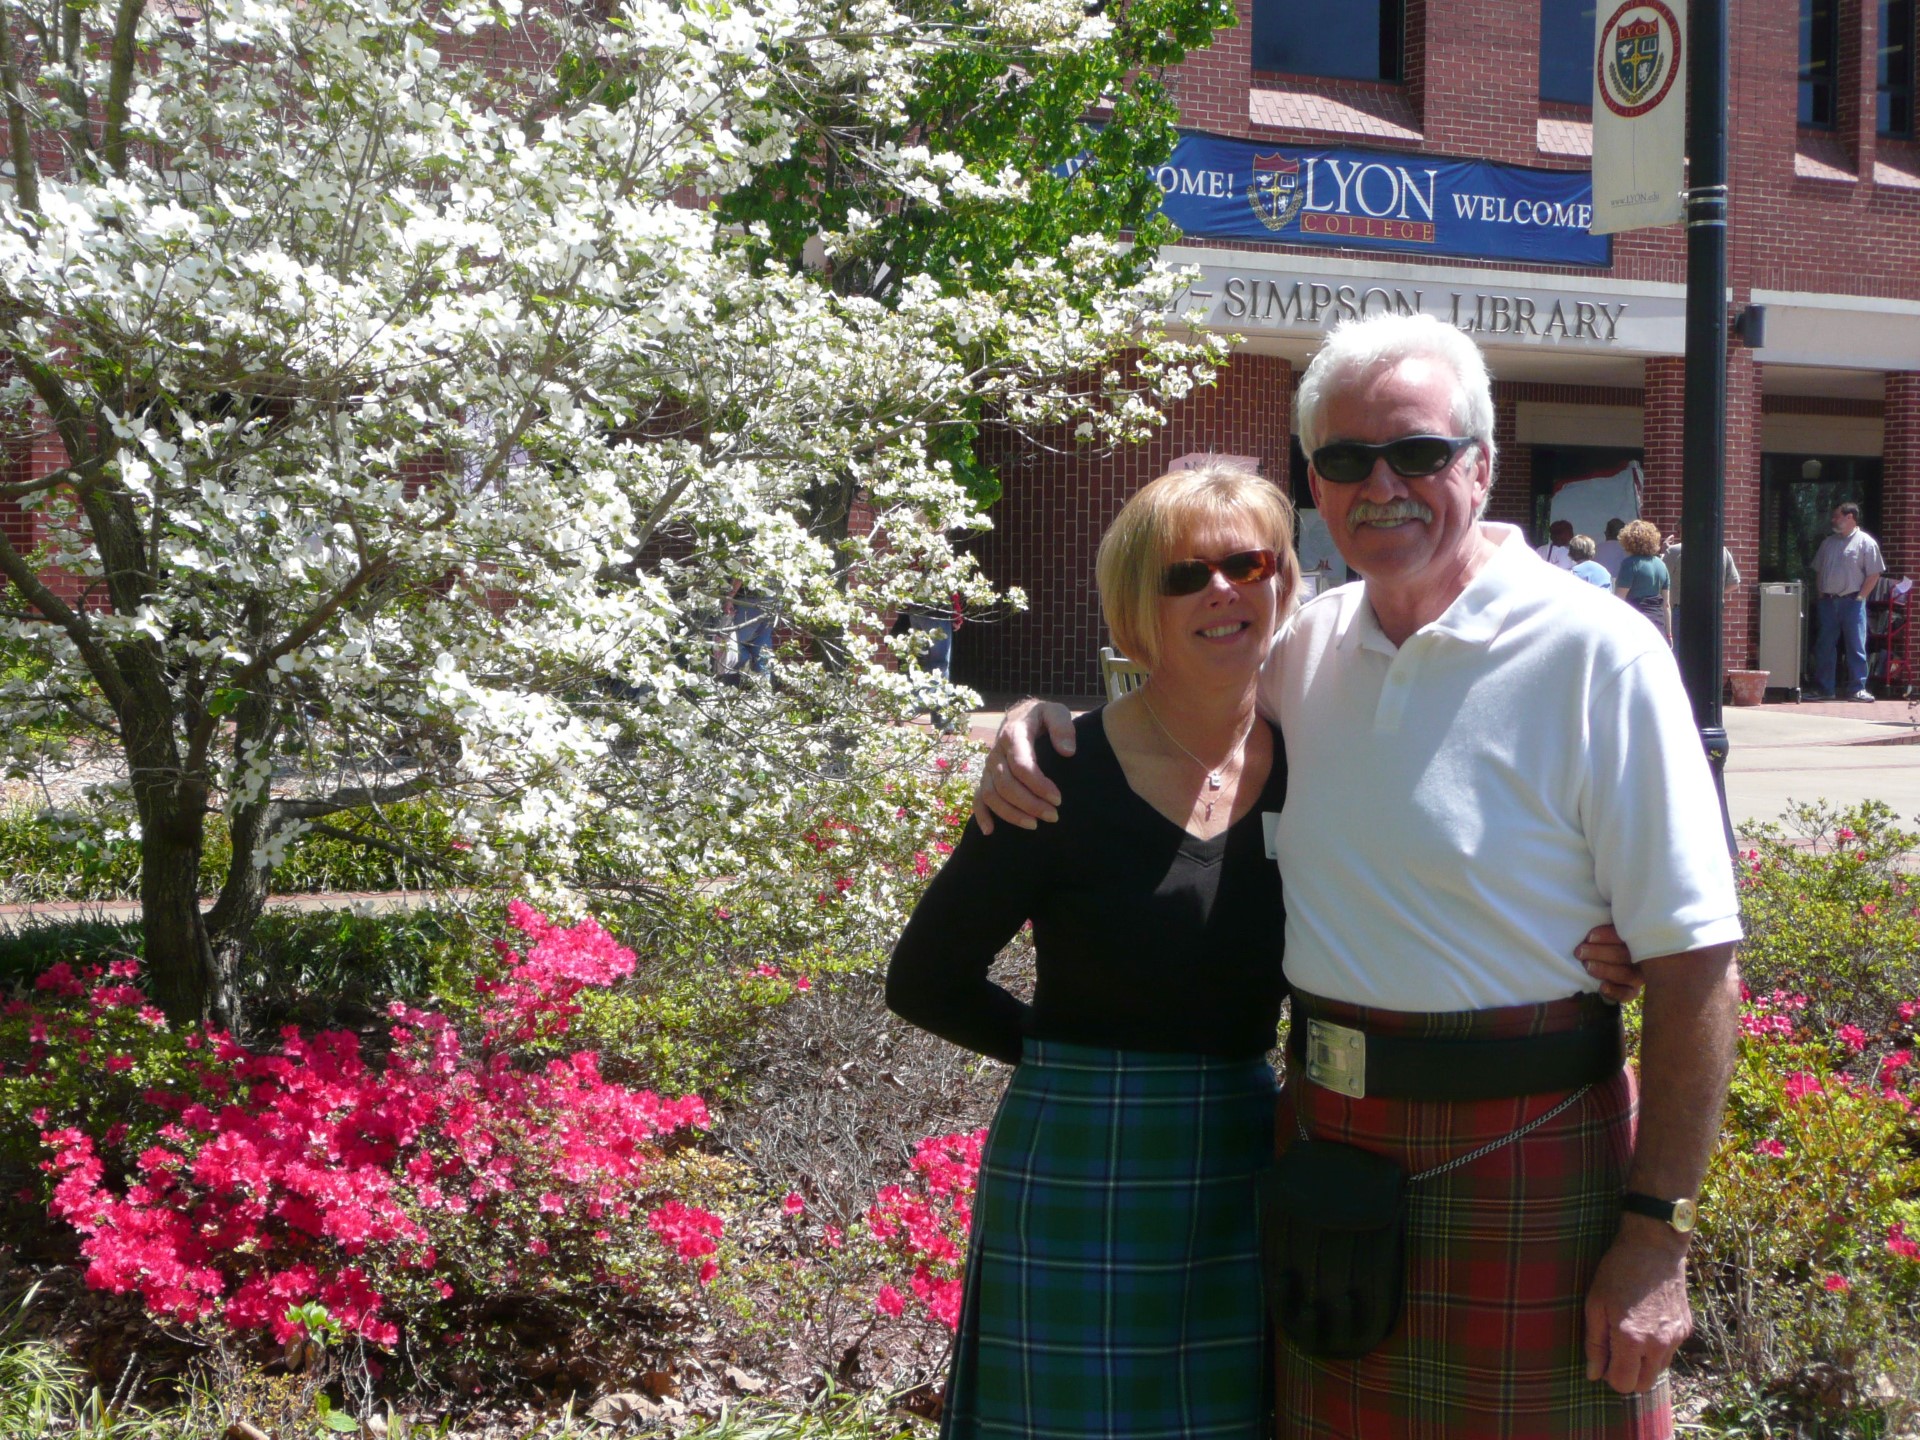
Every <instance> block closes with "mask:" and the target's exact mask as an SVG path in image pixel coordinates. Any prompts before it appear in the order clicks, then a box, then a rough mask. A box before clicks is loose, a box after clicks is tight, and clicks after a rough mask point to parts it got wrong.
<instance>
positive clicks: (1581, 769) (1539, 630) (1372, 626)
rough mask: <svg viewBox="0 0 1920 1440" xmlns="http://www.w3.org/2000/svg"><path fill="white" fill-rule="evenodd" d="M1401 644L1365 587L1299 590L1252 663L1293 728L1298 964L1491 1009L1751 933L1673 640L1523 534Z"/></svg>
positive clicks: (1291, 814)
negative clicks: (1587, 964)
mask: <svg viewBox="0 0 1920 1440" xmlns="http://www.w3.org/2000/svg"><path fill="white" fill-rule="evenodd" d="M1483 529H1484V530H1485V531H1486V532H1487V533H1488V534H1489V535H1490V536H1491V538H1493V539H1495V540H1497V541H1499V542H1500V548H1499V550H1498V551H1497V553H1496V554H1495V555H1494V556H1493V558H1492V559H1491V560H1489V561H1488V563H1487V565H1486V566H1485V567H1484V568H1483V569H1482V570H1481V572H1480V574H1479V575H1477V576H1476V577H1475V578H1474V580H1473V583H1472V584H1470V585H1469V586H1468V587H1467V589H1466V590H1465V591H1464V592H1463V593H1462V594H1461V595H1460V597H1459V598H1458V599H1457V600H1455V601H1454V602H1453V604H1452V605H1451V606H1450V607H1448V609H1447V611H1446V613H1445V614H1444V615H1442V616H1441V617H1440V618H1439V619H1438V620H1435V621H1434V622H1433V623H1432V624H1430V625H1426V626H1424V627H1422V628H1421V629H1420V630H1419V631H1418V632H1416V633H1415V634H1413V635H1412V636H1410V637H1408V639H1407V643H1406V644H1405V645H1403V646H1400V647H1398V648H1397V649H1396V648H1395V646H1394V645H1393V644H1392V642H1390V641H1389V640H1388V639H1387V637H1386V635H1385V634H1384V633H1383V632H1382V631H1381V629H1380V626H1379V622H1378V621H1377V620H1376V619H1375V618H1374V614H1373V610H1372V607H1371V606H1369V605H1368V604H1367V600H1366V585H1365V583H1364V582H1362V583H1361V584H1357V585H1347V586H1344V587H1342V588H1340V589H1338V590H1334V591H1331V592H1329V593H1328V594H1326V595H1323V596H1321V597H1319V598H1318V599H1315V600H1312V601H1310V602H1308V603H1307V604H1306V605H1305V606H1303V607H1302V608H1301V609H1300V610H1299V611H1298V612H1297V613H1296V614H1295V615H1294V616H1293V618H1292V619H1291V620H1290V621H1289V622H1288V623H1287V625H1286V627H1285V628H1284V629H1283V630H1282V631H1281V633H1280V636H1279V638H1278V639H1276V641H1275V642H1274V648H1273V652H1272V654H1271V655H1270V656H1269V657H1268V659H1267V663H1266V665H1265V667H1264V669H1263V670H1262V672H1261V678H1260V698H1261V709H1262V711H1263V713H1265V714H1267V715H1268V716H1269V717H1270V718H1273V719H1276V720H1277V721H1278V722H1279V724H1280V727H1281V730H1282V731H1283V733H1284V734H1285V737H1286V746H1287V802H1286V808H1285V810H1284V812H1283V813H1282V815H1281V817H1280V822H1279V826H1278V832H1277V841H1276V844H1277V854H1278V858H1279V862H1280V874H1281V878H1282V882H1283V884H1284V886H1285V889H1286V900H1287V931H1286V935H1287V956H1286V970H1287V979H1288V980H1289V981H1290V982H1292V983H1293V984H1294V985H1295V986H1297V987H1298V988H1300V989H1302V990H1305V991H1308V992H1309V993H1312V994H1316V995H1323V996H1326V997H1328V998H1329V999H1334V1000H1344V1001H1349V1002H1352V1003H1356V1004H1363V1005H1374V1006H1380V1007H1382V1008H1385V1009H1390V1010H1479V1009H1487V1008H1491V1007H1494V1006H1500V1005H1520V1004H1531V1003H1536V1002H1539V1001H1545V1000H1554V999H1559V998H1561V997H1564V996H1567V995H1571V994H1573V993H1575V992H1576V991H1585V990H1595V989H1598V988H1599V987H1598V983H1597V982H1596V981H1595V980H1594V979H1593V978H1592V977H1591V976H1589V975H1588V974H1587V972H1586V971H1585V970H1584V969H1583V968H1582V967H1581V965H1580V963H1579V961H1577V960H1575V959H1574V958H1573V948H1574V946H1575V945H1577V944H1579V943H1580V941H1581V940H1582V939H1583V938H1584V937H1585V935H1586V933H1587V931H1589V930H1590V929H1592V928H1593V927H1594V926H1595V925H1599V924H1602V923H1604V922H1606V921H1608V920H1611V921H1612V922H1613V923H1614V925H1616V926H1617V927H1618V928H1619V930H1620V933H1621V935H1622V937H1623V938H1624V939H1625V941H1626V943H1627V946H1628V948H1629V949H1630V950H1631V951H1632V953H1633V955H1634V956H1635V958H1636V959H1646V958H1647V957H1649V956H1658V955H1671V954H1677V953H1679V952H1681V951H1686V950H1694V949H1699V948H1701V947H1703V946H1707V945H1717V944H1724V943H1727V942H1730V941H1735V940H1738V939H1739V938H1740V934H1741V931H1740V921H1739V905H1738V901H1737V899H1736V897H1735V893H1734V884H1733V869H1732V864H1731V862H1730V860H1729V859H1728V856H1727V851H1726V840H1725V836H1724V833H1723V831H1722V829H1721V825H1720V807H1719V801H1718V799H1717V798H1716V796H1715V793H1714V787H1713V779H1712V775H1711V773H1710V772H1709V771H1708V768H1707V761H1706V756H1705V754H1704V752H1703V751H1702V749H1701V744H1700V736H1699V731H1698V730H1697V729H1696V728H1695V727H1694V723H1693V714H1692V710H1691V708H1690V706H1689V705H1688V702H1687V697H1686V692H1685V690H1684V689H1683V688H1682V686H1681V683H1680V673H1679V670H1678V669H1677V667H1676V666H1675V665H1674V661H1673V655H1672V653H1671V652H1670V651H1669V650H1668V649H1667V647H1666V645H1665V643H1664V642H1663V641H1662V640H1661V639H1660V636H1659V633H1658V632H1657V631H1656V630H1655V629H1654V628H1653V627H1652V626H1651V625H1649V624H1647V623H1646V621H1645V619H1644V618H1642V617H1641V616H1640V615H1639V614H1637V613H1635V612H1634V611H1633V610H1631V609H1630V608H1629V607H1627V606H1625V605H1622V604H1621V603H1620V602H1619V601H1618V600H1617V599H1615V598H1614V597H1613V596H1612V595H1610V594H1608V593H1607V592H1606V591H1604V590H1600V589H1597V588H1595V587H1594V586H1591V585H1587V584H1584V583H1582V582H1581V581H1579V580H1577V579H1575V578H1574V577H1573V576H1571V575H1569V574H1567V573H1566V572H1564V571H1561V570H1557V569H1555V568H1553V567H1551V566H1547V565H1541V564H1539V563H1538V557H1537V556H1536V555H1535V554H1534V553H1533V551H1532V550H1531V549H1530V548H1529V547H1528V545H1527V543H1526V539H1525V537H1524V536H1523V535H1522V534H1521V533H1520V532H1519V531H1518V530H1515V529H1513V528H1512V527H1511V526H1506V525H1483Z"/></svg>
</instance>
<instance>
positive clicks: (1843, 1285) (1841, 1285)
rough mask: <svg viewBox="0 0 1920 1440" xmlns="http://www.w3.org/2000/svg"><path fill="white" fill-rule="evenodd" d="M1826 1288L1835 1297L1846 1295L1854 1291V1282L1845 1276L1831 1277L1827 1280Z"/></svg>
mask: <svg viewBox="0 0 1920 1440" xmlns="http://www.w3.org/2000/svg"><path fill="white" fill-rule="evenodd" d="M1826 1287H1827V1289H1828V1290H1830V1291H1831V1292H1832V1293H1834V1294H1835V1295H1844V1294H1846V1293H1847V1292H1848V1291H1849V1290H1851V1289H1853V1282H1852V1281H1850V1280H1848V1279H1847V1277H1846V1276H1844V1275H1829V1276H1827V1279H1826Z"/></svg>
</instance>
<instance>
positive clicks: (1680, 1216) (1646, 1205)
mask: <svg viewBox="0 0 1920 1440" xmlns="http://www.w3.org/2000/svg"><path fill="white" fill-rule="evenodd" d="M1620 1205H1621V1208H1622V1209H1625V1210H1631V1211H1632V1212H1633V1213H1634V1214H1635V1215H1644V1216H1646V1217H1647V1218H1648V1219H1649V1220H1658V1221H1659V1222H1660V1223H1661V1224H1662V1225H1671V1226H1672V1227H1673V1228H1674V1229H1675V1230H1677V1231H1679V1232H1680V1234H1682V1235H1691V1234H1692V1233H1693V1227H1694V1226H1695V1225H1696V1224H1698V1223H1699V1220H1700V1206H1699V1203H1698V1202H1697V1201H1693V1200H1658V1199H1655V1198H1654V1197H1653V1196H1651V1195H1643V1194H1641V1193H1640V1192H1639V1191H1638V1190H1629V1191H1627V1193H1626V1194H1625V1195H1622V1196H1621V1197H1620Z"/></svg>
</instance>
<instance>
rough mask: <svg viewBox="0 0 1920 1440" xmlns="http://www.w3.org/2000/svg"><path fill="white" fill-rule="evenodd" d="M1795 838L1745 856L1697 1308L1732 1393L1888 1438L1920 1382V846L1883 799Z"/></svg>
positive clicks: (1792, 834) (1783, 836)
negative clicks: (1740, 976)
mask: <svg viewBox="0 0 1920 1440" xmlns="http://www.w3.org/2000/svg"><path fill="white" fill-rule="evenodd" d="M1789 827H1790V828H1788V829H1781V828H1777V827H1761V828H1760V829H1758V830H1756V831H1755V832H1753V833H1752V834H1750V835H1749V836H1747V837H1745V848H1744V849H1743V851H1742V853H1741V870H1740V886H1741V899H1742V913H1743V916H1744V918H1745V922H1746V925H1747V931H1748V941H1747V944H1746V945H1745V946H1743V948H1742V953H1741V964H1742V970H1743V973H1744V974H1745V976H1746V986H1745V989H1744V993H1743V1004H1742V1013H1741V1022H1740V1023H1741V1036H1740V1042H1739V1043H1740V1054H1739V1064H1738V1068H1737V1070H1736V1072H1735V1076H1734V1081H1733V1087H1732V1091H1731V1095H1730V1098H1729V1102H1728V1112H1727V1121H1726V1125H1725V1128H1724V1131H1723V1134H1722V1138H1721V1142H1720V1145H1719V1147H1718V1149H1717V1150H1716V1152H1715V1154H1714V1156H1713V1160H1712V1164H1711V1166H1710V1169H1709V1172H1708V1177H1707V1184H1706V1188H1705V1191H1704V1193H1703V1196H1702V1212H1701V1213H1702V1222H1701V1228H1700V1232H1699V1235H1698V1236H1697V1238H1696V1241H1695V1245H1694V1274H1695V1280H1696V1294H1695V1300H1696V1308H1697V1310H1698V1313H1699V1315H1700V1319H1701V1337H1702V1339H1703V1340H1704V1342H1705V1344H1706V1347H1707V1355H1708V1357H1709V1358H1710V1360H1711V1362H1712V1363H1711V1368H1712V1371H1713V1372H1714V1380H1713V1385H1714V1388H1715V1390H1716V1391H1717V1392H1718V1393H1720V1394H1721V1395H1722V1396H1723V1397H1726V1396H1738V1395H1746V1396H1748V1397H1749V1398H1750V1401H1751V1404H1752V1405H1753V1406H1757V1407H1759V1408H1758V1411H1757V1412H1756V1413H1768V1414H1774V1415H1775V1418H1776V1419H1778V1418H1780V1417H1781V1416H1785V1417H1787V1418H1788V1419H1797V1420H1798V1421H1800V1422H1819V1423H1825V1424H1835V1425H1838V1424H1842V1423H1843V1422H1845V1417H1846V1416H1848V1415H1849V1414H1854V1413H1855V1412H1858V1414H1859V1415H1860V1416H1862V1417H1864V1416H1866V1415H1869V1414H1871V1415H1873V1416H1876V1417H1879V1418H1877V1419H1875V1420H1873V1421H1871V1422H1869V1421H1867V1420H1865V1419H1862V1420H1861V1421H1860V1423H1862V1424H1870V1425H1879V1424H1885V1423H1888V1422H1889V1421H1899V1420H1900V1419H1901V1418H1902V1416H1901V1415H1900V1414H1896V1413H1895V1411H1896V1410H1897V1408H1898V1405H1897V1403H1896V1402H1897V1401H1898V1400H1899V1398H1900V1397H1909V1398H1910V1397H1912V1396H1913V1395H1914V1393H1915V1390H1916V1387H1920V1342H1917V1340H1916V1337H1920V1070H1917V1067H1916V1063H1915V1056H1916V1053H1917V1052H1920V948H1916V945H1915V940H1914V937H1915V928H1914V922H1915V919H1916V911H1915V907H1916V905H1917V904H1920V895H1915V894H1913V893H1912V890H1911V885H1912V879H1911V877H1912V872H1911V871H1910V870H1909V869H1907V868H1905V867H1904V866H1903V864H1902V863H1901V860H1902V857H1903V856H1910V855H1911V854H1912V852H1913V850H1914V847H1915V844H1916V841H1920V837H1916V836H1915V835H1913V834H1912V833H1910V832H1907V831H1904V830H1902V829H1901V828H1900V827H1898V826H1897V825H1895V824H1894V823H1893V818H1892V815H1891V813H1890V812H1888V811H1887V810H1886V809H1885V807H1883V806H1875V805H1868V806H1864V807H1861V808H1859V809H1856V810H1853V811H1850V812H1844V813H1836V812H1834V811H1832V810H1830V809H1826V808H1824V807H1804V808H1802V809H1800V810H1799V811H1797V812H1796V813H1795V814H1794V815H1793V816H1792V817H1790V820H1789ZM1906 1418H1907V1419H1911V1418H1914V1417H1913V1416H1911V1415H1907V1416H1906ZM1834 1433H1841V1432H1840V1431H1837V1430H1836V1431H1835V1432H1834Z"/></svg>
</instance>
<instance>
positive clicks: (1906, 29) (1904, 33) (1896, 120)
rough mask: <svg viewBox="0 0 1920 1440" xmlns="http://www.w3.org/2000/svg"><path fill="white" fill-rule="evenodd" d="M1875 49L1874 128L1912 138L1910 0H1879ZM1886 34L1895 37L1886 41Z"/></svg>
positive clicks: (1911, 13) (1911, 10)
mask: <svg viewBox="0 0 1920 1440" xmlns="http://www.w3.org/2000/svg"><path fill="white" fill-rule="evenodd" d="M1879 7H1880V14H1879V30H1878V43H1877V45H1876V46H1875V50H1874V102H1875V116H1874V128H1875V129H1876V130H1877V131H1878V133H1880V134H1882V135H1885V136H1887V137H1888V138H1890V139H1894V140H1911V139H1913V138H1914V133H1913V131H1914V127H1913V88H1914V87H1913V80H1914V73H1913V70H1914V66H1913V61H1914V29H1913V14H1914V3H1913V0H1879ZM1889 34H1891V35H1893V36H1894V37H1895V39H1894V41H1893V42H1892V43H1889V41H1888V36H1889Z"/></svg>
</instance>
